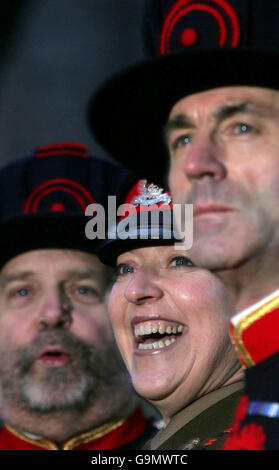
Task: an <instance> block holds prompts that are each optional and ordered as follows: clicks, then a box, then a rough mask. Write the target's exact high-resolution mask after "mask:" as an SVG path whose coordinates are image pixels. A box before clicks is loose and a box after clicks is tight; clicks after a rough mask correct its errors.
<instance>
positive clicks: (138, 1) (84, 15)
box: [0, 0, 144, 166]
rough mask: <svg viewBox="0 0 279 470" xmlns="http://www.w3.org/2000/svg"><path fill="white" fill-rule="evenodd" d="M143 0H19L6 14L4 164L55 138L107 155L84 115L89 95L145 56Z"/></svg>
mask: <svg viewBox="0 0 279 470" xmlns="http://www.w3.org/2000/svg"><path fill="white" fill-rule="evenodd" d="M143 5H144V0H17V1H12V0H11V1H8V0H6V5H5V4H4V5H2V8H1V13H0V29H1V31H0V59H1V68H0V165H1V166H2V165H3V164H5V163H7V162H9V161H11V160H13V159H16V158H18V157H21V156H23V155H26V154H29V153H30V152H32V150H33V149H34V148H35V147H36V146H37V145H47V144H50V143H53V142H56V141H71V142H80V143H85V144H87V145H89V147H90V149H91V153H92V154H98V155H100V156H102V155H106V154H105V152H104V151H103V150H102V149H101V148H100V147H98V145H97V144H96V142H95V141H94V138H93V137H92V135H91V134H90V131H89V128H88V124H87V122H86V119H85V111H86V106H87V103H88V98H89V96H90V95H91V94H92V93H93V91H94V90H95V89H96V87H97V86H98V85H99V84H100V83H101V82H102V81H103V80H104V79H106V78H107V77H109V76H110V75H111V74H112V73H114V72H116V71H118V70H120V69H121V68H123V67H125V66H127V65H130V64H132V63H134V62H136V61H138V60H139V59H141V58H142V57H143V47H142V41H141V20H142V11H143Z"/></svg>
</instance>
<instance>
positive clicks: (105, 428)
mask: <svg viewBox="0 0 279 470" xmlns="http://www.w3.org/2000/svg"><path fill="white" fill-rule="evenodd" d="M124 421H125V419H120V420H119V421H114V422H112V423H106V424H103V425H102V426H100V427H99V428H97V429H93V430H92V431H88V432H85V433H83V434H80V435H79V436H75V437H72V438H71V439H70V440H69V441H67V442H66V443H65V444H64V445H63V447H62V450H72V449H73V448H74V447H78V446H79V445H80V444H86V443H87V442H89V441H91V440H92V441H93V440H96V439H99V438H100V437H103V436H105V435H106V434H108V433H109V432H111V431H114V429H117V428H119V427H120V426H121V424H123V423H124Z"/></svg>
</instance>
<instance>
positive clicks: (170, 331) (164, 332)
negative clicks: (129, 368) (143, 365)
mask: <svg viewBox="0 0 279 470" xmlns="http://www.w3.org/2000/svg"><path fill="white" fill-rule="evenodd" d="M183 330H184V325H182V324H179V323H173V322H167V321H162V320H160V321H158V320H157V321H156V320H153V321H145V322H140V323H138V324H136V325H134V337H135V342H136V346H137V349H138V350H156V349H163V348H167V347H169V346H171V345H172V344H173V343H175V342H176V341H177V339H178V338H179V337H180V336H181V335H182V333H183Z"/></svg>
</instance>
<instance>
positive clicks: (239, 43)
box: [88, 0, 279, 186]
mask: <svg viewBox="0 0 279 470" xmlns="http://www.w3.org/2000/svg"><path fill="white" fill-rule="evenodd" d="M144 42H145V45H146V49H147V53H148V59H147V60H145V61H143V62H141V63H138V64H136V65H134V66H132V67H130V68H129V69H126V70H124V71H122V72H120V73H119V74H118V75H116V76H114V77H112V79H110V80H108V81H107V82H106V83H104V84H103V85H102V86H101V87H100V89H99V90H98V91H97V93H96V94H95V95H94V96H93V97H92V98H91V100H90V103H89V114H88V116H89V124H90V127H91V130H92V132H93V134H94V136H95V138H96V139H97V141H98V142H99V143H100V144H101V145H102V146H103V147H104V148H105V149H106V150H107V151H108V152H110V153H111V154H112V155H113V156H114V157H115V158H117V159H118V160H119V161H120V162H122V163H123V164H124V165H125V166H127V167H128V168H131V169H132V170H133V171H135V173H136V174H137V175H138V176H139V177H140V178H147V179H148V180H150V181H153V182H154V183H157V184H159V185H162V186H166V177H165V176H166V174H167V169H168V155H167V151H166V148H165V145H164V142H163V128H164V125H165V123H166V121H167V118H168V115H169V112H170V110H171V108H172V106H173V105H174V104H175V103H176V102H177V101H178V100H179V99H181V98H182V97H184V96H186V95H189V94H192V93H197V92H200V91H205V90H208V89H212V88H217V87H223V86H258V87H266V88H272V89H278V88H279V4H278V2H276V1H274V0H265V1H263V0H200V1H196V0H147V2H146V10H145V15H144Z"/></svg>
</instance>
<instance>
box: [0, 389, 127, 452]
mask: <svg viewBox="0 0 279 470" xmlns="http://www.w3.org/2000/svg"><path fill="white" fill-rule="evenodd" d="M116 402H117V400H116ZM135 404H136V399H133V398H132V394H129V402H127V399H123V401H121V400H119V401H118V403H117V406H114V407H111V404H110V406H108V404H106V403H97V404H96V405H93V406H92V407H91V408H90V409H88V410H87V411H85V412H83V413H81V412H80V411H77V410H76V411H73V410H70V411H60V412H54V413H48V414H42V413H40V414H39V413H34V412H30V411H28V410H25V409H22V408H21V407H18V408H13V409H12V410H10V411H8V413H7V412H6V413H4V416H3V418H4V422H5V423H6V424H8V425H10V426H12V427H13V428H14V429H16V430H17V431H19V432H21V433H23V434H24V433H26V432H27V433H29V434H33V435H35V436H37V437H41V438H43V439H47V440H51V441H53V442H55V443H57V444H61V443H63V442H65V441H67V440H68V439H70V438H72V437H73V436H76V435H78V434H82V433H84V432H87V431H90V430H93V429H96V428H99V427H100V426H103V425H104V424H108V423H114V422H116V421H119V420H120V419H123V418H126V417H127V416H129V415H130V414H131V413H132V411H133V409H134V407H135ZM46 430H47V432H46Z"/></svg>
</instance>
